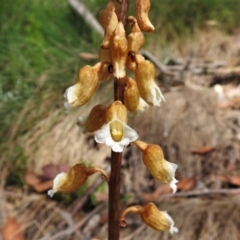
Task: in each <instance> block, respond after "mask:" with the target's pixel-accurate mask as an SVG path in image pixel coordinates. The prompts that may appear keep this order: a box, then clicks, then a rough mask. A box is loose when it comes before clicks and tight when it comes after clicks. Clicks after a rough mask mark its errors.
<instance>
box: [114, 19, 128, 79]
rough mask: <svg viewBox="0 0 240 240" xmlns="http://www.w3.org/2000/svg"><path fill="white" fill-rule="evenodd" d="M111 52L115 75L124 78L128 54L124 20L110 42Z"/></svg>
mask: <svg viewBox="0 0 240 240" xmlns="http://www.w3.org/2000/svg"><path fill="white" fill-rule="evenodd" d="M110 52H111V59H112V64H113V75H114V77H116V78H118V79H119V78H123V77H125V75H126V72H125V64H126V61H127V56H128V42H127V38H126V36H125V30H124V26H123V24H122V22H119V23H118V25H117V27H116V29H115V31H114V34H113V37H112V39H111V42H110Z"/></svg>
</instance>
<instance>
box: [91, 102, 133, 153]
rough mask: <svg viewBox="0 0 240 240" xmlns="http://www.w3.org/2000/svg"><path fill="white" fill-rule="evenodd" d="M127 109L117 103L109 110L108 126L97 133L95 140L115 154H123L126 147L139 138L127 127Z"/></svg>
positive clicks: (111, 105) (107, 114)
mask: <svg viewBox="0 0 240 240" xmlns="http://www.w3.org/2000/svg"><path fill="white" fill-rule="evenodd" d="M126 123H127V109H126V107H125V106H124V105H123V104H122V103H121V102H120V101H115V102H113V103H112V104H110V106H109V107H108V109H107V112H106V124H104V125H103V126H102V128H101V129H100V130H99V131H98V132H97V133H96V135H95V140H96V142H98V143H104V144H106V145H107V146H109V147H111V148H112V150H113V151H114V152H122V151H123V148H124V147H125V146H128V145H129V143H130V142H133V141H135V140H136V139H137V138H138V134H137V133H136V131H134V130H133V129H132V128H130V127H129V126H127V124H126Z"/></svg>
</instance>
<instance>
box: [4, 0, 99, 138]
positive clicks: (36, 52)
mask: <svg viewBox="0 0 240 240" xmlns="http://www.w3.org/2000/svg"><path fill="white" fill-rule="evenodd" d="M0 5H1V8H0V49H1V54H0V96H1V101H0V115H1V116H3V117H1V118H0V134H1V135H6V134H8V133H9V129H10V127H11V126H12V125H13V124H14V120H16V118H17V114H18V113H19V111H20V110H22V109H23V107H24V105H25V104H26V102H27V100H28V99H31V102H32V103H33V104H32V105H33V106H34V107H33V109H31V110H34V108H38V107H39V105H40V104H41V103H42V101H43V100H44V99H46V96H48V97H49V96H50V97H51V98H52V104H49V105H50V106H49V107H50V109H51V106H52V107H56V98H58V96H59V95H60V94H61V95H62V93H63V91H64V89H65V88H66V86H68V85H69V82H67V81H66V80H67V79H71V81H73V79H72V77H73V74H74V73H76V72H77V70H78V68H79V66H81V65H83V64H82V63H81V62H80V60H79V58H78V53H79V52H80V51H84V50H85V51H86V50H87V49H89V51H91V50H90V48H91V47H92V46H93V45H94V44H95V43H96V41H98V42H99V41H100V39H96V38H97V37H96V34H95V33H93V32H92V30H91V29H90V28H89V27H88V26H87V25H86V24H85V23H84V21H83V20H82V19H81V18H80V17H79V16H78V15H77V14H76V13H75V12H73V11H72V10H71V9H70V7H69V6H68V4H67V1H65V0H51V1H48V0H34V1H30V0H21V1H20V0H16V1H14V4H13V3H12V1H4V0H1V1H0ZM92 39H94V41H93V40H92ZM94 42H95V43H94ZM47 92H48V93H47ZM54 100H55V101H54ZM54 102H55V104H54ZM47 107H48V106H47ZM45 109H46V108H45ZM50 109H49V110H50ZM23 125H24V124H23ZM30 125H31V123H29V122H28V127H26V126H23V128H24V129H25V130H23V131H22V132H25V131H27V129H29V128H30V127H31V126H30ZM1 139H3V138H1Z"/></svg>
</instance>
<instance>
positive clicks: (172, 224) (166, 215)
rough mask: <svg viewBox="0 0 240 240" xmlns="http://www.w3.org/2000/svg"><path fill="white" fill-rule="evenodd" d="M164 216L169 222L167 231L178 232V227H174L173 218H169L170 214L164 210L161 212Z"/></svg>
mask: <svg viewBox="0 0 240 240" xmlns="http://www.w3.org/2000/svg"><path fill="white" fill-rule="evenodd" d="M161 213H162V214H163V215H164V217H165V218H166V219H167V220H168V222H169V223H170V229H169V232H170V233H171V234H172V235H173V234H174V233H177V232H178V228H176V227H174V221H173V219H172V218H171V216H170V215H169V214H168V213H167V212H166V211H163V212H161Z"/></svg>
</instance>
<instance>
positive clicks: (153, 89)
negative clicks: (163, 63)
mask: <svg viewBox="0 0 240 240" xmlns="http://www.w3.org/2000/svg"><path fill="white" fill-rule="evenodd" d="M135 59H136V63H137V65H136V69H135V80H136V82H137V86H138V90H139V93H140V95H141V97H142V98H143V99H144V100H145V101H146V102H147V103H148V104H149V105H152V106H160V103H161V102H165V99H164V97H163V95H162V93H161V91H160V89H159V87H158V86H157V84H156V82H155V79H154V78H155V67H154V65H153V63H151V62H150V61H148V60H143V59H142V57H139V55H136V57H135Z"/></svg>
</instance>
